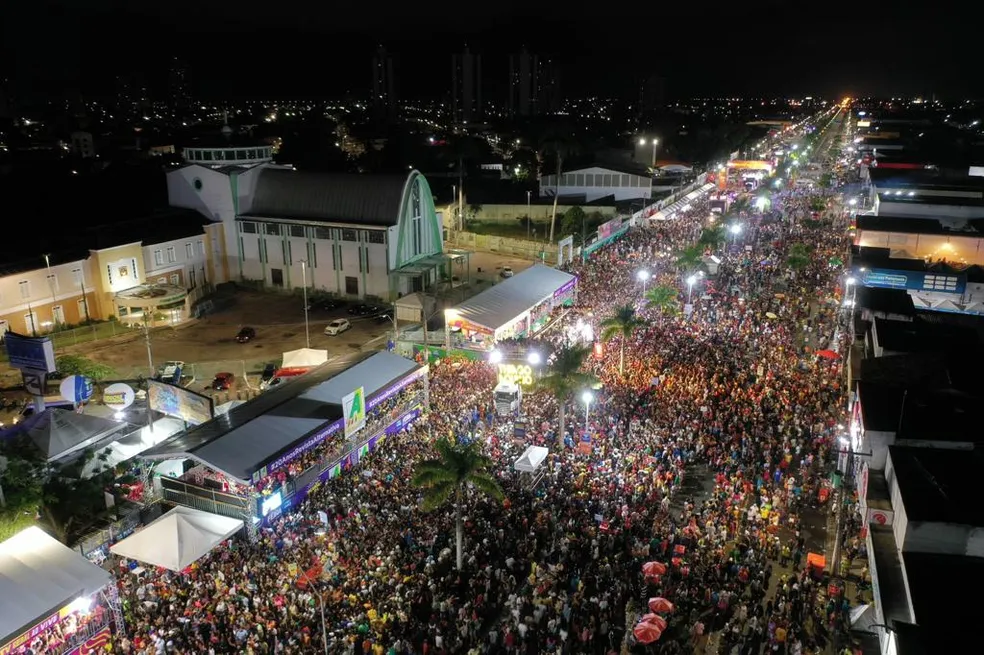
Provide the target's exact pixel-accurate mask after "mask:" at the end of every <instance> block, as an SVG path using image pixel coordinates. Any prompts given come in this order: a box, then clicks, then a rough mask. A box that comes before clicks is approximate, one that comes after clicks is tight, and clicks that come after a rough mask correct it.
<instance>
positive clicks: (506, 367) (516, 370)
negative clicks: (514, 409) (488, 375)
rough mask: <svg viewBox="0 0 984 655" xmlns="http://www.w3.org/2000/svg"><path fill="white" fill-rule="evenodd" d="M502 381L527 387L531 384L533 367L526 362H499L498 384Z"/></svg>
mask: <svg viewBox="0 0 984 655" xmlns="http://www.w3.org/2000/svg"><path fill="white" fill-rule="evenodd" d="M503 382H509V383H511V384H518V385H519V386H521V387H528V386H530V385H531V384H533V367H532V366H529V365H528V364H499V384H502V383H503Z"/></svg>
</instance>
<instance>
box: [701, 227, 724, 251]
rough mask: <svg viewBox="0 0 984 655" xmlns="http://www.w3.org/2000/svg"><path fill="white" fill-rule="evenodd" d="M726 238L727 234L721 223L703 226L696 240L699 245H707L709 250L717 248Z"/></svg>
mask: <svg viewBox="0 0 984 655" xmlns="http://www.w3.org/2000/svg"><path fill="white" fill-rule="evenodd" d="M727 240H728V234H727V232H726V231H725V229H724V226H723V225H721V224H717V225H712V226H711V227H705V228H704V229H703V230H702V231H701V233H700V239H699V240H698V241H697V243H699V244H700V245H703V246H708V247H710V249H711V250H717V249H718V248H719V247H721V245H722V244H723V243H725V242H726V241H727Z"/></svg>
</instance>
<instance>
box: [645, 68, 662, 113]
mask: <svg viewBox="0 0 984 655" xmlns="http://www.w3.org/2000/svg"><path fill="white" fill-rule="evenodd" d="M664 94H665V85H664V81H663V78H662V77H660V76H659V75H653V76H651V77H649V78H648V79H647V80H646V81H645V82H643V83H642V84H640V85H639V111H640V113H646V112H652V111H656V110H657V109H659V108H660V107H662V106H663V103H664V102H665V97H664Z"/></svg>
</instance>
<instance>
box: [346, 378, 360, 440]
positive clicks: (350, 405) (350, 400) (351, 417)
mask: <svg viewBox="0 0 984 655" xmlns="http://www.w3.org/2000/svg"><path fill="white" fill-rule="evenodd" d="M342 417H343V418H344V419H345V437H346V438H348V437H350V436H351V435H353V434H355V433H356V432H358V431H359V430H361V429H362V428H363V426H364V425H365V424H366V390H365V388H364V387H359V388H358V389H356V390H355V391H353V392H352V393H350V394H348V395H347V396H343V397H342Z"/></svg>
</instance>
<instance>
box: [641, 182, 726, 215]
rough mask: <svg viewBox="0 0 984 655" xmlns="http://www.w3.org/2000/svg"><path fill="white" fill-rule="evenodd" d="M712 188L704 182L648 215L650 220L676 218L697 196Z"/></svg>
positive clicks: (688, 207)
mask: <svg viewBox="0 0 984 655" xmlns="http://www.w3.org/2000/svg"><path fill="white" fill-rule="evenodd" d="M713 188H714V185H713V184H705V185H703V186H702V187H700V188H698V189H695V190H693V191H691V192H690V193H688V194H687V195H685V196H684V197H682V198H680V199H679V200H677V201H676V202H673V203H671V204H669V205H667V206H666V207H663V209H661V210H659V211H658V212H656V213H655V214H653V215H652V216H650V217H649V220H651V221H669V220H673V219H674V218H676V216H677V214H680V213H682V212H685V211H687V210H689V209H690V205H691V204H693V203H694V201H696V200H697V199H698V198H700V197H701V196H703V195H704V194H706V193H709V192H710V191H711V189H713Z"/></svg>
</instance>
